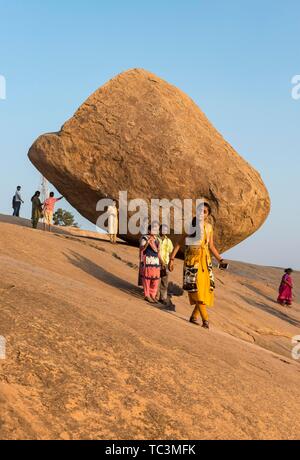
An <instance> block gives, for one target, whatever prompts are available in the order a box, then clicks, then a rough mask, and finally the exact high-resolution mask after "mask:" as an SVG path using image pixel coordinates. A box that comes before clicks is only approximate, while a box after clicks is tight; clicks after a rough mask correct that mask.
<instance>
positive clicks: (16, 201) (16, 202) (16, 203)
mask: <svg viewBox="0 0 300 460" xmlns="http://www.w3.org/2000/svg"><path fill="white" fill-rule="evenodd" d="M22 203H24V201H23V200H22V197H21V186H20V185H18V187H17V190H16V193H15V194H14V197H13V203H12V205H13V210H14V212H13V216H14V217H20V209H21V204H22Z"/></svg>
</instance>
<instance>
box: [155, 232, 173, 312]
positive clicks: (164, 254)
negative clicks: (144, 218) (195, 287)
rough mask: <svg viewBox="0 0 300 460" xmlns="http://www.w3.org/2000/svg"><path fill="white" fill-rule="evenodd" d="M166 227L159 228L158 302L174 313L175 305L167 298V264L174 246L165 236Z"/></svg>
mask: <svg viewBox="0 0 300 460" xmlns="http://www.w3.org/2000/svg"><path fill="white" fill-rule="evenodd" d="M167 232H168V226H167V225H161V226H160V228H159V238H158V239H159V250H160V256H161V260H162V266H161V270H160V285H159V291H158V296H159V298H158V300H159V302H161V303H162V304H163V305H164V306H165V307H166V308H167V309H168V310H172V311H175V305H174V304H173V303H172V302H171V299H170V297H169V296H168V285H169V262H170V255H171V254H172V252H173V249H174V246H173V243H172V241H171V240H170V238H169V237H168V236H167Z"/></svg>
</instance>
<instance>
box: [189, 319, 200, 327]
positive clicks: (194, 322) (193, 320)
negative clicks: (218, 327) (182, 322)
mask: <svg viewBox="0 0 300 460" xmlns="http://www.w3.org/2000/svg"><path fill="white" fill-rule="evenodd" d="M190 323H192V324H195V326H200V324H199V323H198V322H197V320H196V319H195V318H193V317H191V318H190Z"/></svg>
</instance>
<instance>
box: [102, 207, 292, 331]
mask: <svg viewBox="0 0 300 460" xmlns="http://www.w3.org/2000/svg"><path fill="white" fill-rule="evenodd" d="M113 208H114V209H112V210H111V213H110V216H112V217H111V221H110V225H109V227H110V229H111V231H112V234H111V235H110V236H111V238H110V240H111V242H112V243H115V242H116V234H117V223H116V221H115V220H114V219H115V218H116V217H115V216H117V208H116V203H114V205H113ZM202 212H203V216H202V217H203V227H202V234H201V233H200V235H201V236H200V238H199V239H198V240H197V238H196V239H194V240H193V244H190V245H187V244H186V238H187V235H182V237H181V238H180V240H179V241H178V243H177V244H176V245H175V247H174V246H173V243H172V241H171V239H170V238H169V237H168V235H167V233H168V227H167V226H166V225H159V223H158V222H152V224H151V225H149V227H148V231H147V232H145V234H144V235H143V236H142V237H141V238H140V244H139V277H138V285H139V286H142V287H143V293H144V299H145V300H146V301H147V302H149V303H151V304H158V303H159V304H161V305H163V306H164V308H165V309H167V310H170V311H175V305H174V304H173V303H172V300H171V296H170V295H169V294H168V285H169V276H170V273H171V272H172V271H173V270H174V261H175V257H176V255H177V253H178V251H179V250H180V249H181V250H182V251H183V253H184V267H183V289H184V290H185V291H187V293H188V297H189V302H190V304H191V305H192V306H193V307H194V309H193V312H192V314H191V317H190V322H191V323H192V324H195V325H199V322H198V319H199V318H200V317H201V320H202V327H204V328H206V329H209V317H208V311H207V307H212V306H213V304H214V290H215V279H214V272H213V266H212V258H211V255H213V256H214V257H215V259H216V260H217V261H218V267H219V268H220V269H226V268H228V263H226V261H224V259H223V258H222V256H221V255H220V253H219V251H218V249H217V248H216V246H215V244H214V236H213V227H212V225H211V223H209V216H210V215H211V206H210V204H209V203H208V202H205V203H204V205H203V211H202ZM198 224H199V225H200V223H199V222H198ZM196 225H197V221H196V218H194V219H193V221H192V228H193V229H195V226H196ZM189 236H190V237H191V238H195V237H196V231H194V233H193V234H191V235H189ZM292 271H293V270H292V269H291V268H288V269H286V270H285V273H284V276H283V277H282V280H281V284H280V288H279V296H278V299H277V301H278V303H280V305H282V306H291V305H292V297H293V296H292V288H293V281H292V278H291V273H292Z"/></svg>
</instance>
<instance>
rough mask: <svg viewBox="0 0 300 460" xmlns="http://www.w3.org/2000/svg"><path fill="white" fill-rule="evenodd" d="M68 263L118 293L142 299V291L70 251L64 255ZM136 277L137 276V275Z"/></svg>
mask: <svg viewBox="0 0 300 460" xmlns="http://www.w3.org/2000/svg"><path fill="white" fill-rule="evenodd" d="M64 255H65V256H66V258H67V259H68V261H69V262H70V263H71V264H72V265H74V266H75V267H77V268H80V269H81V270H83V271H84V272H86V273H88V274H89V275H91V276H93V277H94V278H96V279H97V280H99V281H102V282H103V283H106V284H107V285H109V286H112V287H114V288H117V289H119V290H120V291H123V292H125V293H126V294H130V295H132V296H134V297H137V298H139V299H143V293H142V290H141V289H139V288H138V287H137V286H135V285H134V284H132V283H130V282H129V281H126V280H124V279H122V278H120V277H119V276H116V275H114V274H113V273H111V272H109V271H107V270H105V269H104V268H102V267H100V266H99V265H97V264H95V263H94V262H93V261H91V260H90V259H88V258H87V257H84V256H82V255H81V254H78V253H76V252H74V251H70V252H69V253H68V254H67V253H65V254H64ZM137 276H138V274H137Z"/></svg>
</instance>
